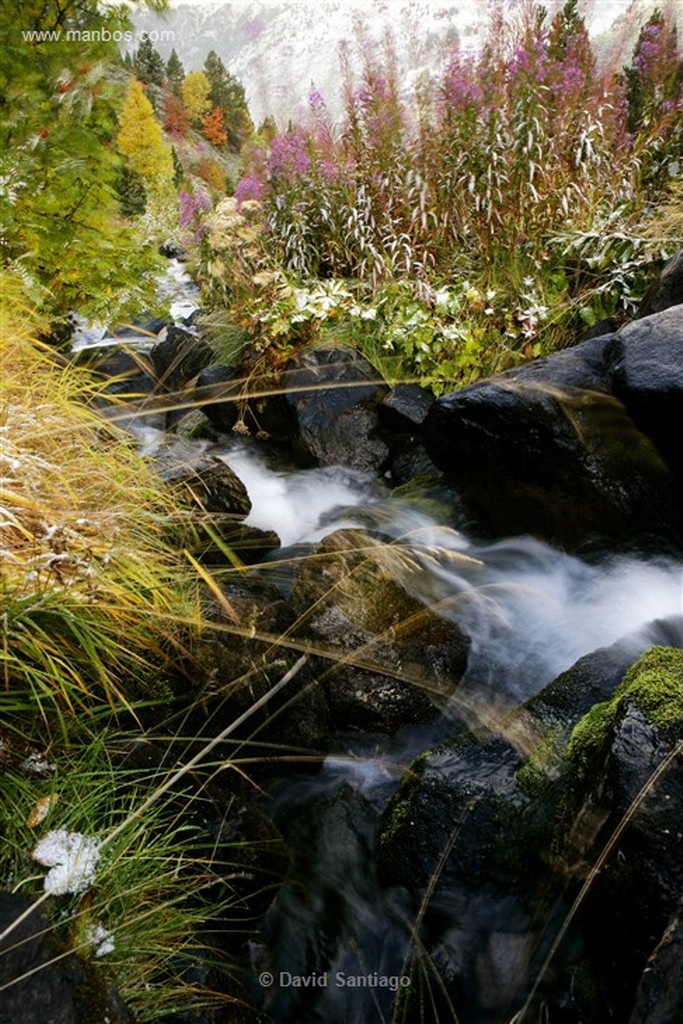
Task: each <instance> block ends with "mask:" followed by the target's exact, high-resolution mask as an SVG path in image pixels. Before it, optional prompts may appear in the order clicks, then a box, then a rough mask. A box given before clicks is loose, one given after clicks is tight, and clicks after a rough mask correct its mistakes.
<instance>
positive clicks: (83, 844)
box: [31, 829, 101, 896]
mask: <svg viewBox="0 0 683 1024" xmlns="http://www.w3.org/2000/svg"><path fill="white" fill-rule="evenodd" d="M100 846H101V842H100V840H99V839H94V838H93V837H92V836H84V835H82V834H81V833H80V832H69V831H67V830H66V829H56V830H54V831H52V832H48V833H47V835H46V836H44V837H43V838H42V839H41V840H40V841H39V842H38V843H36V846H35V848H34V850H33V853H32V854H31V856H32V857H33V859H34V860H36V861H38V863H39V864H43V865H44V866H45V867H48V868H50V869H51V870H50V871H48V873H47V875H46V876H45V892H46V893H49V894H50V895H51V896H63V895H64V894H65V893H68V892H74V893H78V892H85V891H86V889H89V888H90V886H91V885H92V883H93V882H94V880H95V869H96V867H97V861H98V860H99V856H100Z"/></svg>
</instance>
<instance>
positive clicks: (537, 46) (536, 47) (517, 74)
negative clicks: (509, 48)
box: [508, 28, 550, 85]
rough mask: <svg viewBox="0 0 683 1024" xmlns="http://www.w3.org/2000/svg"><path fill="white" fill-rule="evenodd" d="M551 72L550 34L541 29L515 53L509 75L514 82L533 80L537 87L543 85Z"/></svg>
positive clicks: (510, 61)
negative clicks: (549, 56) (549, 55)
mask: <svg viewBox="0 0 683 1024" xmlns="http://www.w3.org/2000/svg"><path fill="white" fill-rule="evenodd" d="M549 72H550V61H549V58H548V33H547V31H546V29H544V28H541V29H540V30H539V31H538V33H535V34H534V35H533V36H530V37H527V39H525V41H524V43H523V44H522V45H521V46H518V47H517V49H516V50H515V51H514V52H513V54H512V57H511V58H510V60H509V62H508V74H509V76H510V78H511V79H512V80H513V81H514V80H515V79H519V78H522V79H531V80H532V81H533V82H535V83H536V84H537V85H543V84H544V83H545V82H546V80H547V78H548V75H549Z"/></svg>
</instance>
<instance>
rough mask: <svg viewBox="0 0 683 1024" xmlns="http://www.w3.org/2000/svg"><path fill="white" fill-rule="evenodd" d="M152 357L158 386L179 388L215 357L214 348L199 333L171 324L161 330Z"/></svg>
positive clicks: (151, 353) (150, 355)
mask: <svg viewBox="0 0 683 1024" xmlns="http://www.w3.org/2000/svg"><path fill="white" fill-rule="evenodd" d="M149 358H150V360H151V362H152V365H153V367H154V371H155V373H156V378H157V382H158V387H159V389H160V390H162V391H180V390H181V389H182V388H184V387H186V386H187V384H189V382H190V381H191V380H192V378H193V377H196V376H197V374H198V373H199V371H200V370H203V369H204V367H205V366H208V365H209V363H211V362H212V361H213V359H214V351H213V349H212V348H211V346H210V345H209V344H208V342H206V341H203V340H202V339H201V338H199V337H198V336H197V335H196V334H193V333H192V332H191V331H186V330H185V329H184V328H182V327H177V326H176V325H175V324H172V325H171V326H170V327H166V328H165V329H164V330H163V331H162V332H161V334H160V335H159V341H158V342H157V343H156V345H155V346H154V348H153V349H152V350H151V352H150V354H149Z"/></svg>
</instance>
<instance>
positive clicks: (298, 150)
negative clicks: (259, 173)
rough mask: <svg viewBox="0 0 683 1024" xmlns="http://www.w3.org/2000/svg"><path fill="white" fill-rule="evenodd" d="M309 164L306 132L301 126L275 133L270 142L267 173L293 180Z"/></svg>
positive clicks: (289, 180)
mask: <svg viewBox="0 0 683 1024" xmlns="http://www.w3.org/2000/svg"><path fill="white" fill-rule="evenodd" d="M310 166H311V158H310V156H309V155H308V133H307V132H305V131H304V129H303V128H295V129H294V131H291V132H284V133H283V134H282V135H276V136H275V138H274V139H273V141H272V142H271V144H270V153H269V154H268V173H269V174H270V176H271V177H272V178H279V179H283V180H284V181H287V182H294V181H295V180H296V179H297V178H300V177H301V176H302V175H304V174H305V173H306V172H307V171H308V169H309V167H310Z"/></svg>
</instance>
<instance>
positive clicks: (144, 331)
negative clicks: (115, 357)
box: [111, 315, 169, 342]
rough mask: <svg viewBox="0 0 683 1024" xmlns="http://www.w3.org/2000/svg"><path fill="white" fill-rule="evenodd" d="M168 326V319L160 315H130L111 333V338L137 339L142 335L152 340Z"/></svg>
mask: <svg viewBox="0 0 683 1024" xmlns="http://www.w3.org/2000/svg"><path fill="white" fill-rule="evenodd" d="M168 326H169V323H168V320H164V319H163V318H162V317H158V316H149V315H143V316H136V317H132V318H131V319H130V320H128V321H126V322H125V323H121V324H120V325H119V326H118V327H116V328H115V329H114V330H113V331H112V332H111V333H112V337H113V338H120V339H121V340H122V341H125V339H127V338H135V339H139V338H140V337H141V336H142V337H147V338H149V340H150V342H154V341H156V336H157V335H158V334H159V332H160V331H162V330H163V329H164V327H168Z"/></svg>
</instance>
